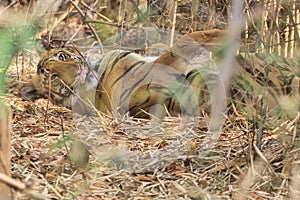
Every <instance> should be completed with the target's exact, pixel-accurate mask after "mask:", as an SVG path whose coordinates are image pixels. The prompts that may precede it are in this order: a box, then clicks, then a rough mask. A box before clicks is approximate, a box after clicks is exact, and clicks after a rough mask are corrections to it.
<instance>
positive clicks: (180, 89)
mask: <svg viewBox="0 0 300 200" xmlns="http://www.w3.org/2000/svg"><path fill="white" fill-rule="evenodd" d="M226 34H227V31H225V30H217V29H213V30H209V31H197V32H193V33H190V34H186V35H184V36H183V37H182V38H181V39H179V40H178V41H177V42H176V43H175V44H174V45H173V47H171V48H169V49H167V50H165V52H164V53H163V54H162V55H160V56H158V57H155V58H150V59H148V58H145V57H142V56H141V55H138V54H136V53H133V52H130V51H125V50H112V51H110V52H108V53H106V54H105V55H103V57H102V58H101V59H99V60H98V61H96V62H95V63H91V62H89V61H88V58H87V56H83V55H82V53H81V52H80V51H79V50H78V49H76V48H74V47H63V48H56V49H50V50H48V51H46V52H45V53H44V54H42V55H41V59H40V61H39V63H38V65H37V72H36V74H35V75H34V76H33V78H32V80H31V81H29V82H28V83H26V84H25V85H24V86H22V87H21V89H20V96H21V98H22V99H25V100H34V99H39V98H49V99H50V101H52V102H53V103H54V104H56V105H60V106H64V107H67V108H69V109H72V110H73V111H75V112H76V113H79V114H83V115H85V114H91V113H94V112H95V111H100V112H103V113H111V114H113V115H119V116H122V115H126V114H128V115H130V116H132V117H136V118H149V117H153V116H154V117H157V118H162V117H164V116H183V115H190V116H199V115H201V114H202V113H209V112H210V110H211V103H212V102H211V101H212V96H211V94H212V92H213V90H214V89H215V87H216V85H217V83H218V82H220V81H222V76H221V75H220V72H219V69H218V62H220V61H216V62H215V61H214V58H213V57H214V55H213V54H214V53H215V52H217V51H215V49H218V48H222V41H223V39H224V37H225V36H226ZM216 54H217V53H216ZM249 55H250V54H249ZM249 55H247V56H245V55H242V54H239V55H237V56H236V61H235V64H236V65H238V66H239V68H238V69H239V70H238V72H237V74H236V75H235V78H234V79H233V81H232V82H231V83H230V95H229V97H230V98H229V100H228V102H230V103H231V104H234V105H236V107H245V105H248V106H249V105H257V101H258V100H259V98H261V95H262V94H263V93H264V91H265V89H266V88H267V89H266V90H267V91H268V95H267V99H266V102H267V103H269V104H268V108H271V110H272V112H273V110H276V112H280V111H278V110H282V106H281V103H280V98H279V97H280V96H293V95H294V96H296V104H295V106H294V107H295V109H296V110H297V109H298V110H299V99H297V98H299V91H300V86H299V66H298V65H297V64H295V63H297V62H293V64H290V62H289V61H288V60H287V59H285V60H284V61H282V63H287V64H285V65H282V66H280V64H277V63H278V59H277V57H276V56H262V57H260V56H259V55H256V54H255V55H251V56H249ZM266 66H268V68H269V69H270V70H269V72H268V74H266V71H265V69H266ZM290 66H294V68H293V67H290ZM264 80H267V81H266V83H267V84H265V82H264ZM225 93H226V92H225ZM225 93H224V94H225ZM256 93H257V94H256ZM278 106H279V107H280V108H277V107H278ZM275 107H276V108H275ZM246 112H247V111H246ZM274 113H275V111H274Z"/></svg>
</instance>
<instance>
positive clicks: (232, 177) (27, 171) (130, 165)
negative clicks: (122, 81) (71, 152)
mask: <svg viewBox="0 0 300 200" xmlns="http://www.w3.org/2000/svg"><path fill="white" fill-rule="evenodd" d="M27 62H28V61H26V62H25V65H30V64H28V63H27ZM19 63H20V62H19ZM29 63H30V62H29ZM15 67H16V66H15V64H14V65H13V66H12V67H11V68H12V70H11V71H12V72H16V71H18V72H19V73H20V74H19V75H17V74H11V73H9V76H10V79H11V81H10V89H9V90H10V94H9V95H8V96H7V98H6V103H7V104H9V105H10V106H11V109H12V112H13V127H12V158H11V161H12V167H11V170H12V177H13V178H14V179H16V180H19V181H21V182H25V183H26V185H27V188H28V189H30V190H33V191H35V192H38V193H41V194H43V195H45V196H47V197H48V198H49V199H290V198H294V199H297V198H299V184H300V180H299V172H300V171H299V141H298V142H297V139H298V138H297V129H296V125H297V124H298V121H297V119H295V120H294V121H292V122H285V123H282V124H278V126H277V127H276V128H273V129H271V130H264V133H263V142H262V146H261V150H259V149H258V148H256V146H255V145H254V144H255V137H256V134H257V132H258V130H257V129H256V128H255V126H254V125H253V123H251V122H250V121H248V120H247V119H246V118H244V117H243V116H242V115H239V113H235V114H227V115H226V122H225V124H224V127H223V129H222V133H221V134H220V136H219V138H218V140H217V141H216V142H215V144H214V146H213V147H212V148H211V149H209V150H207V149H203V141H204V139H205V137H206V136H207V134H208V133H207V124H208V122H209V119H208V118H201V119H198V121H197V126H194V125H191V126H190V125H189V124H186V123H183V121H182V120H183V119H181V118H167V119H165V120H164V121H161V122H157V121H156V122H155V121H150V120H133V119H131V118H128V117H127V118H119V119H117V118H111V117H109V116H104V115H101V116H100V117H97V118H95V117H84V116H77V115H74V114H73V113H72V112H71V111H69V110H66V109H64V108H61V107H56V106H53V105H52V104H51V103H49V102H48V101H47V100H37V101H35V102H27V101H22V100H21V99H20V98H18V97H17V96H16V93H17V90H16V89H15V88H16V87H17V85H18V84H19V83H20V82H21V80H23V78H24V77H25V75H23V74H22V73H21V71H22V70H21V69H18V70H16V68H15ZM27 69H30V67H28V66H26V70H27ZM24 74H25V73H24ZM26 74H27V73H26ZM18 76H19V78H18ZM26 76H27V75H26ZM20 77H21V78H20ZM27 78H29V77H27ZM25 79H26V78H25ZM298 118H299V116H298ZM298 120H299V119H298ZM183 125H184V126H183ZM75 134H76V135H79V137H80V138H81V140H82V141H83V142H84V143H85V144H86V145H87V148H88V149H89V151H90V153H91V155H90V162H89V165H88V167H87V168H86V169H85V170H83V169H73V168H72V165H71V164H70V160H69V157H68V150H67V149H66V148H68V145H69V143H70V141H69V140H68V139H69V138H72V137H73V136H74V135H75ZM13 196H14V199H30V198H29V197H28V196H26V194H25V193H24V192H20V191H14V192H13Z"/></svg>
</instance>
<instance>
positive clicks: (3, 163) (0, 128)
mask: <svg viewBox="0 0 300 200" xmlns="http://www.w3.org/2000/svg"><path fill="white" fill-rule="evenodd" d="M10 127H11V113H10V110H9V109H8V108H7V107H6V106H5V105H4V104H3V103H2V102H0V173H3V174H5V175H7V176H10V143H11V135H10V133H11V130H10ZM10 192H11V191H10V187H9V186H8V185H6V184H4V183H2V182H0V194H1V195H0V200H7V199H9V198H10V196H11V194H10Z"/></svg>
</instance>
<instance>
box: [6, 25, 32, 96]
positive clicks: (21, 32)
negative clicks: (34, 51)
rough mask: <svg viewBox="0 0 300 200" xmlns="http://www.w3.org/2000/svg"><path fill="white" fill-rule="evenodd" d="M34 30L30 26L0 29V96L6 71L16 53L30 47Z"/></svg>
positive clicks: (13, 26)
mask: <svg viewBox="0 0 300 200" xmlns="http://www.w3.org/2000/svg"><path fill="white" fill-rule="evenodd" d="M35 32H36V31H35V28H34V26H33V25H31V24H22V25H9V26H2V27H0V94H1V95H3V94H4V93H5V76H6V71H7V69H8V67H9V65H10V63H11V61H12V58H13V57H14V56H15V55H16V53H17V52H18V51H19V50H21V49H24V48H30V47H32V44H33V43H32V41H33V40H32V38H33V36H34V34H35Z"/></svg>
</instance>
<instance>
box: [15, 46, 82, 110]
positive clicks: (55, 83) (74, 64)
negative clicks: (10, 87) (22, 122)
mask: <svg viewBox="0 0 300 200" xmlns="http://www.w3.org/2000/svg"><path fill="white" fill-rule="evenodd" d="M86 73H87V67H86V64H85V60H84V57H83V56H82V55H81V54H80V53H79V52H78V51H76V50H75V49H71V48H63V49H52V50H49V51H46V52H45V53H43V54H42V55H41V59H40V61H39V63H38V65H37V72H36V74H35V75H34V76H33V77H32V80H31V81H30V82H28V83H26V84H25V85H23V86H22V87H21V89H20V96H21V98H22V99H25V100H35V99H39V98H49V99H50V101H51V102H53V103H54V104H56V105H61V106H64V107H67V108H71V106H72V102H71V101H72V96H74V90H73V88H74V87H75V86H76V84H78V82H84V81H85V76H86Z"/></svg>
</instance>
